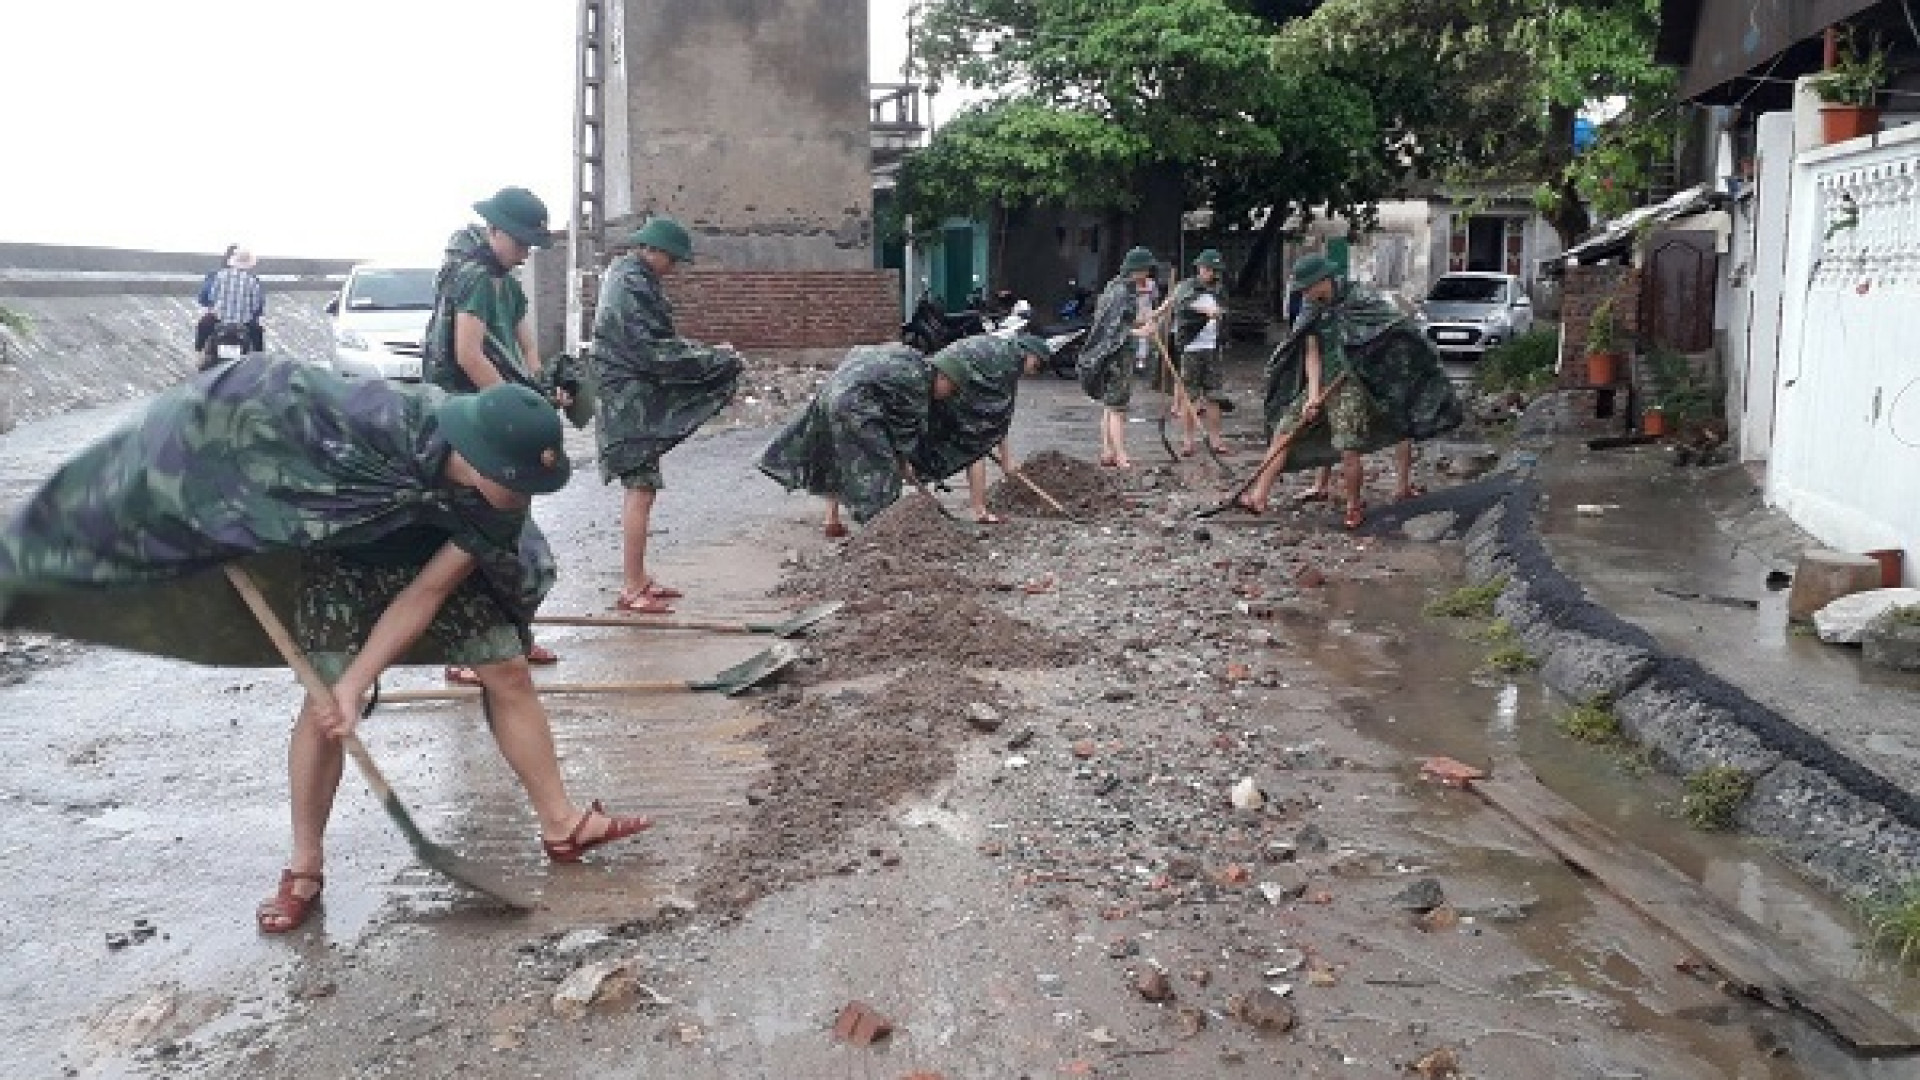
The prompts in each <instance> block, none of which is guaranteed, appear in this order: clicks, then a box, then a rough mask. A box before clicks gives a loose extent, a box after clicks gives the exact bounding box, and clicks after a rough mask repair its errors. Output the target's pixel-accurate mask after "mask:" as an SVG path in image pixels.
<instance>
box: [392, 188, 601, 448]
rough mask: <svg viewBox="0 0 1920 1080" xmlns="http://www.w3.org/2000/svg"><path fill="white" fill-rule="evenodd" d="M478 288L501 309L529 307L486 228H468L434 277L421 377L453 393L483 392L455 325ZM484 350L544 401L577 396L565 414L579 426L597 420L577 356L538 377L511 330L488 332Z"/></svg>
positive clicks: (556, 360) (557, 361)
mask: <svg viewBox="0 0 1920 1080" xmlns="http://www.w3.org/2000/svg"><path fill="white" fill-rule="evenodd" d="M478 288H486V289H490V290H492V291H493V294H494V303H495V305H496V306H498V307H499V308H501V309H502V310H505V311H511V310H513V309H514V308H516V307H517V308H519V309H520V310H522V311H524V310H525V308H526V303H527V301H526V294H525V291H524V290H523V289H522V288H521V286H520V282H519V280H518V279H516V278H515V277H514V276H513V275H512V274H511V273H510V272H508V271H507V270H506V269H505V268H503V267H502V266H501V265H500V263H499V262H498V261H497V260H496V259H495V258H494V256H493V248H492V247H490V246H489V245H488V243H487V227H486V226H485V225H468V226H465V227H463V228H460V229H457V230H455V231H454V233H453V235H452V236H449V237H447V242H446V246H445V249H444V250H443V251H442V252H441V262H440V271H439V273H437V274H435V275H434V279H433V314H431V315H429V316H428V317H427V329H426V332H425V333H424V334H423V335H422V336H421V349H422V352H423V354H424V356H423V358H422V362H421V369H420V370H421V376H422V378H424V379H425V380H426V381H427V382H428V383H431V384H432V385H434V386H438V387H440V388H442V389H444V390H447V391H449V392H451V393H456V394H471V393H473V392H474V391H475V390H476V389H478V388H477V387H475V386H474V385H473V380H472V379H471V378H469V377H468V376H467V373H466V372H465V371H464V370H462V369H461V367H460V364H459V362H458V361H457V360H455V359H454V355H453V327H454V322H455V317H456V316H457V315H458V314H459V306H460V301H461V299H462V298H463V297H465V296H467V295H468V294H469V293H471V292H472V291H473V290H475V289H478ZM481 348H482V349H484V350H485V352H486V354H487V359H488V360H489V361H491V362H492V364H493V367H494V370H496V371H498V372H499V373H500V377H501V378H502V379H505V380H506V381H507V382H511V383H519V384H520V385H522V386H525V387H529V388H531V389H532V390H534V391H535V392H537V393H538V394H539V395H540V396H541V397H545V398H552V397H553V396H554V392H555V391H556V390H565V391H567V393H568V394H570V395H572V398H573V403H572V404H570V405H568V406H567V408H566V416H567V419H568V420H570V421H572V422H573V426H574V427H586V426H587V421H589V420H591V419H593V414H594V409H595V406H596V403H595V401H594V400H593V394H592V387H591V386H589V385H588V384H587V383H586V381H585V380H583V378H582V374H583V373H582V372H581V371H580V370H579V367H580V363H579V361H578V360H576V359H575V358H574V357H572V356H569V355H567V354H565V353H562V354H560V355H559V356H550V357H548V358H547V360H546V362H545V363H544V364H542V365H540V371H539V373H538V374H534V373H533V372H532V370H531V369H529V367H528V366H527V358H526V356H525V355H524V354H522V353H521V351H520V339H519V338H518V337H517V336H515V335H514V334H513V333H511V332H505V333H500V332H495V330H494V329H493V328H489V329H488V332H487V336H486V338H485V340H484V341H483V342H482V343H481Z"/></svg>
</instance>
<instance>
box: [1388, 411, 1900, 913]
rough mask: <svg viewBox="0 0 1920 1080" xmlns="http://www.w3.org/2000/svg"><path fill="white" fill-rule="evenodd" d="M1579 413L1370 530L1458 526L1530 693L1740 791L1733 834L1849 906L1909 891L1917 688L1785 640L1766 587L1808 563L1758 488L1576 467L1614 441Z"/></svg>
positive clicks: (1684, 471)
mask: <svg viewBox="0 0 1920 1080" xmlns="http://www.w3.org/2000/svg"><path fill="white" fill-rule="evenodd" d="M1582 404H1583V402H1582V399H1580V398H1579V397H1578V396H1572V397H1569V396H1554V397H1549V398H1545V399H1542V400H1541V401H1539V402H1536V403H1535V405H1534V406H1533V408H1531V409H1530V410H1529V411H1528V413H1527V415H1526V416H1525V417H1524V418H1523V419H1522V421H1521V423H1520V427H1519V430H1518V433H1517V440H1516V446H1515V449H1514V450H1513V451H1512V452H1510V453H1509V454H1508V455H1507V461H1506V462H1505V463H1504V466H1503V469H1502V471H1501V472H1500V473H1498V474H1496V476H1495V477H1494V478H1493V479H1490V480H1488V481H1486V482H1483V483H1482V484H1479V485H1474V486H1472V487H1469V488H1465V489H1456V490H1455V491H1452V492H1443V493H1440V494H1439V495H1436V496H1434V497H1432V498H1430V499H1426V500H1421V501H1420V502H1417V503H1414V504H1409V505H1408V506H1406V507H1403V508H1397V509H1396V510H1395V511H1393V512H1391V513H1386V514H1379V515H1376V516H1375V526H1374V527H1376V528H1397V527H1398V526H1399V524H1400V523H1401V522H1403V521H1406V520H1408V519H1410V518H1412V517H1416V516H1419V515H1422V514H1426V513H1432V512H1435V511H1439V510H1450V511H1452V512H1453V513H1454V514H1455V515H1456V522H1457V527H1458V528H1462V529H1465V536H1466V545H1467V551H1468V569H1469V573H1470V574H1471V575H1472V576H1473V577H1475V578H1476V579H1478V580H1482V581H1485V580H1492V579H1494V578H1496V577H1504V578H1506V579H1507V585H1506V588H1505V589H1504V590H1503V592H1502V595H1501V597H1500V600H1499V603H1498V605H1497V610H1498V611H1499V613H1500V614H1501V615H1502V616H1503V617H1505V618H1507V619H1508V621H1509V622H1510V623H1512V624H1513V626H1514V628H1515V629H1516V630H1518V631H1519V632H1520V635H1521V637H1522V639H1523V641H1524V642H1525V643H1526V645H1527V647H1528V649H1529V650H1530V651H1531V652H1533V653H1534V655H1536V656H1537V657H1539V658H1540V659H1541V660H1542V662H1543V666H1542V671H1541V675H1542V677H1543V678H1544V680H1545V681H1546V682H1547V683H1548V684H1549V685H1551V686H1552V687H1553V688H1554V689H1555V690H1556V691H1558V692H1560V693H1561V694H1563V695H1565V696H1566V697H1568V698H1570V699H1573V700H1587V699H1590V698H1592V697H1594V696H1596V695H1600V694H1605V695H1608V696H1609V697H1610V698H1611V699H1612V700H1613V701H1614V703H1615V705H1614V711H1615V714H1616V716H1617V717H1618V718H1619V719H1620V721H1621V725H1622V728H1623V729H1624V730H1625V732H1626V733H1627V735H1628V736H1629V737H1631V738H1632V739H1633V740H1634V741H1635V742H1637V743H1639V744H1640V745H1641V746H1642V747H1643V748H1645V749H1646V750H1647V751H1649V755H1648V756H1649V758H1650V759H1651V760H1652V761H1653V763H1654V764H1655V765H1656V766H1657V767H1659V768H1662V769H1663V770H1665V771H1668V772H1672V773H1676V774H1680V775H1687V774H1689V773H1692V772H1694V771H1696V770H1698V769H1701V768H1704V767H1707V766H1711V765H1723V766H1733V767H1736V768H1739V769H1741V770H1743V771H1745V772H1747V773H1748V774H1749V775H1751V776H1752V777H1753V778H1754V787H1753V792H1752V795H1751V796H1750V797H1749V798H1748V799H1747V801H1746V803H1745V804H1744V806H1743V807H1742V809H1741V811H1740V814H1739V817H1738V823H1739V826H1740V828H1742V829H1743V830H1744V831H1746V832H1749V833H1751V834H1753V835H1756V836H1758V837H1760V838H1762V839H1764V840H1766V841H1768V842H1769V843H1770V844H1771V845H1772V846H1773V847H1774V849H1775V850H1776V851H1778V852H1779V853H1780V854H1781V855H1782V856H1783V857H1784V858H1786V859H1788V860H1789V861H1790V862H1792V863H1794V864H1796V865H1798V866H1799V867H1800V868H1801V869H1803V870H1805V871H1807V872H1809V873H1811V874H1812V875H1814V876H1815V877H1816V878H1819V879H1821V880H1823V881H1824V882H1825V883H1826V884H1828V885H1829V886H1830V887H1832V888H1834V889H1836V890H1838V891H1839V892H1841V893H1843V894H1845V895H1849V896H1853V897H1862V896H1866V895H1869V894H1872V893H1875V892H1881V891H1886V890H1890V889H1894V888H1897V887H1899V886H1901V885H1904V884H1906V883H1907V882H1909V881H1912V880H1913V879H1915V877H1916V876H1920V693H1916V691H1920V676H1914V675H1902V674H1898V673H1894V672H1888V671H1881V670H1878V669H1874V668H1870V667H1868V666H1867V665H1865V664H1864V662H1863V661H1862V660H1861V659H1860V652H1859V650H1858V649H1857V648H1853V647H1847V646H1833V645H1826V644H1823V643H1821V642H1820V641H1818V640H1817V639H1816V638H1813V637H1811V636H1807V635H1805V634H1802V633H1798V632H1796V631H1794V630H1793V629H1791V628H1790V627H1789V626H1788V623H1787V619H1786V593H1785V592H1784V591H1774V590H1770V589H1769V588H1768V586H1767V584H1766V579H1767V575H1768V573H1769V571H1773V570H1784V571H1788V572H1792V570H1793V568H1794V563H1795V559H1796V557H1797V555H1798V553H1799V552H1800V551H1802V550H1804V549H1806V548H1812V547H1819V546H1822V545H1820V544H1818V543H1817V542H1816V541H1814V540H1813V539H1811V538H1810V537H1807V536H1805V535H1804V534H1802V533H1801V532H1800V531H1799V530H1797V529H1796V528H1794V526H1793V525H1792V523H1791V522H1790V521H1788V520H1787V519H1786V518H1785V517H1784V515H1782V514H1780V513H1778V512H1777V511H1773V510H1770V509H1768V508H1767V507H1765V505H1764V503H1763V501H1762V498H1761V493H1760V480H1759V478H1758V476H1757V475H1756V474H1755V473H1754V472H1752V471H1750V470H1749V469H1748V468H1747V467H1744V466H1741V465H1737V464H1730V465H1720V466H1714V467H1709V468H1691V467H1680V466H1676V465H1675V464H1674V462H1673V458H1672V455H1671V453H1670V452H1669V451H1668V450H1666V449H1664V448H1662V447H1659V446H1645V447H1635V448H1626V449H1616V450H1602V451H1593V450H1589V449H1587V446H1586V441H1587V439H1589V438H1591V437H1594V436H1597V435H1603V434H1614V433H1616V432H1614V431H1612V430H1604V429H1602V428H1600V427H1599V426H1597V425H1596V423H1595V422H1594V421H1592V420H1591V419H1586V418H1584V417H1583V416H1582V415H1581V414H1580V413H1579V412H1578V410H1579V407H1580V406H1581V405H1582ZM1469 526H1470V527H1469ZM1676 594H1679V595H1676Z"/></svg>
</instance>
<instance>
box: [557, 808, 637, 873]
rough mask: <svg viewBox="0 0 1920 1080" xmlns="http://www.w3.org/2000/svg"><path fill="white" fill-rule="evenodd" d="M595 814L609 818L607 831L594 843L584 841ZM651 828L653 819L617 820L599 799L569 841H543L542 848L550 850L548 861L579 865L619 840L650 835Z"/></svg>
mask: <svg viewBox="0 0 1920 1080" xmlns="http://www.w3.org/2000/svg"><path fill="white" fill-rule="evenodd" d="M595 814H599V815H600V816H601V817H603V818H606V819H607V831H606V832H604V833H601V834H600V835H599V836H596V837H594V838H593V839H591V840H588V839H584V838H582V836H581V833H582V832H583V831H584V830H585V829H586V827H587V822H589V821H592V820H593V815H595ZM651 828H653V819H651V818H644V817H614V816H613V815H612V814H609V813H607V812H606V810H604V809H602V808H601V806H600V800H599V799H595V800H593V802H592V803H591V804H590V805H588V807H587V809H586V812H585V813H583V814H581V815H580V820H579V821H577V822H575V823H574V826H573V831H572V832H570V833H568V834H567V838H566V839H565V840H547V839H542V840H541V841H540V846H541V847H543V848H545V849H547V858H549V859H552V860H553V861H554V862H562V863H577V862H579V861H580V859H581V857H582V856H584V855H586V853H587V852H589V851H592V850H593V849H594V848H597V847H599V846H600V845H601V844H611V843H613V842H614V841H615V840H625V839H626V838H627V837H629V836H633V835H634V834H636V833H643V832H646V831H647V830H648V829H651Z"/></svg>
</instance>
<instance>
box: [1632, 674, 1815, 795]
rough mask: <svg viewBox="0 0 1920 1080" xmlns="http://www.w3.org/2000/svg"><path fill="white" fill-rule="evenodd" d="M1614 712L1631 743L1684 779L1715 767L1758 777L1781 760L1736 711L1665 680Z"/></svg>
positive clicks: (1642, 688)
mask: <svg viewBox="0 0 1920 1080" xmlns="http://www.w3.org/2000/svg"><path fill="white" fill-rule="evenodd" d="M1613 713H1614V715H1615V716H1616V717H1618V718H1619V719H1620V728H1621V730H1623V731H1625V732H1626V733H1627V736H1628V737H1629V738H1631V739H1632V740H1633V741H1634V742H1637V743H1639V744H1640V745H1642V746H1644V747H1646V748H1647V749H1648V750H1650V751H1652V753H1653V757H1654V761H1655V763H1656V764H1658V765H1660V766H1661V767H1662V768H1665V769H1666V770H1668V771H1669V772H1673V773H1676V774H1679V775H1681V776H1685V775H1686V774H1688V773H1691V772H1694V771H1696V770H1699V769H1704V768H1706V767H1708V766H1710V765H1724V766H1729V767H1732V768H1735V769H1739V770H1741V771H1743V772H1746V773H1750V774H1752V775H1755V776H1759V775H1761V774H1762V773H1765V772H1767V771H1768V770H1770V769H1772V768H1773V767H1774V766H1776V765H1778V764H1779V763H1780V760H1781V758H1780V754H1779V753H1777V752H1776V751H1773V750H1769V749H1767V748H1766V747H1765V746H1763V745H1761V743H1760V740H1759V738H1758V737H1756V736H1755V735H1754V734H1753V732H1751V731H1748V730H1747V729H1746V728H1745V727H1743V726H1742V725H1741V724H1740V721H1739V720H1738V719H1737V718H1735V717H1734V715H1733V714H1732V713H1731V712H1728V711H1727V710H1725V709H1722V708H1719V707H1718V706H1714V705H1709V704H1707V703H1706V702H1705V701H1703V700H1701V699H1700V698H1699V697H1697V696H1695V695H1694V694H1693V693H1692V692H1690V691H1689V690H1687V688H1686V687H1684V686H1680V685H1677V684H1675V683H1673V682H1671V681H1669V680H1667V679H1665V678H1661V677H1657V676H1656V677H1655V678H1652V679H1649V680H1647V681H1646V682H1643V683H1641V684H1640V685H1639V686H1638V687H1637V688H1635V689H1634V690H1632V691H1631V692H1629V693H1628V694H1627V695H1626V696H1625V697H1623V698H1621V699H1620V700H1619V702H1617V703H1616V704H1615V705H1614V707H1613Z"/></svg>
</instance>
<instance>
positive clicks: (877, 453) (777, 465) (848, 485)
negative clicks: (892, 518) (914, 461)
mask: <svg viewBox="0 0 1920 1080" xmlns="http://www.w3.org/2000/svg"><path fill="white" fill-rule="evenodd" d="M932 400H933V368H931V367H929V366H928V365H927V362H926V360H925V359H923V358H922V357H921V356H920V354H919V353H918V352H915V351H914V350H913V349H911V348H908V347H907V346H905V345H860V346H856V347H855V348H854V349H853V350H851V351H850V352H848V353H847V358H846V359H845V360H843V361H841V362H840V366H839V367H838V368H836V369H835V370H834V373H833V375H832V376H830V377H829V378H828V379H827V382H826V385H824V386H822V387H821V388H820V393H819V394H817V395H816V396H815V397H814V399H813V403H812V404H810V405H808V406H807V411H806V412H804V413H801V414H800V415H799V416H798V417H795V418H794V420H793V422H792V423H789V424H788V425H787V426H786V428H784V429H783V430H782V431H781V432H780V434H778V435H776V436H774V439H773V442H772V443H770V444H768V446H767V449H766V451H765V452H763V453H762V454H761V455H760V471H761V472H763V473H766V474H767V475H768V476H770V477H772V478H773V479H775V480H777V481H779V483H780V484H781V485H782V486H783V487H785V488H786V489H787V490H788V491H793V490H795V489H797V488H805V489H806V490H807V491H808V492H809V493H811V494H814V495H821V496H827V497H831V498H837V499H839V500H840V502H841V504H842V505H844V506H845V507H846V508H847V510H848V512H849V513H851V514H852V515H853V520H855V521H859V522H865V521H868V520H870V519H872V518H873V517H874V515H876V514H878V513H880V511H882V510H885V509H886V508H887V507H889V506H892V505H893V503H894V500H896V499H898V498H899V497H900V486H901V483H902V477H901V474H900V459H902V458H910V457H911V456H912V455H913V453H914V450H915V448H916V447H917V446H918V445H919V443H920V439H921V437H922V436H923V435H924V434H925V432H926V429H927V412H928V408H929V406H930V404H931V403H932Z"/></svg>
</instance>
